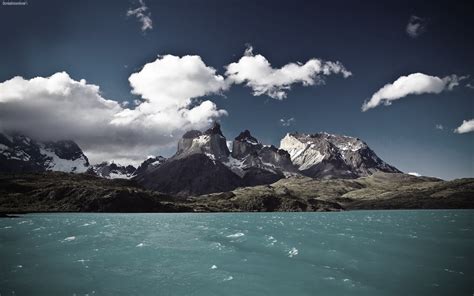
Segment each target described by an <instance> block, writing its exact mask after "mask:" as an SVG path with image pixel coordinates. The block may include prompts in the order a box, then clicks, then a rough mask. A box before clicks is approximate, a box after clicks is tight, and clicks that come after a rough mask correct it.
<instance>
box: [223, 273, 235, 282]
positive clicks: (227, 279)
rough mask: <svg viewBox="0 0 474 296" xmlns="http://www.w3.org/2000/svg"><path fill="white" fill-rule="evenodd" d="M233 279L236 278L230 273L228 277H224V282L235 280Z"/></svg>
mask: <svg viewBox="0 0 474 296" xmlns="http://www.w3.org/2000/svg"><path fill="white" fill-rule="evenodd" d="M233 279H234V277H233V276H231V275H229V276H228V277H226V278H225V279H224V282H227V281H231V280H233Z"/></svg>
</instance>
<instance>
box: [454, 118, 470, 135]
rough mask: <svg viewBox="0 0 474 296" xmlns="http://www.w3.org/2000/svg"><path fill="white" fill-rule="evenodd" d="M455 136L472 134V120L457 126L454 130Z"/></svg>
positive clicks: (464, 121)
mask: <svg viewBox="0 0 474 296" xmlns="http://www.w3.org/2000/svg"><path fill="white" fill-rule="evenodd" d="M454 132H455V133H457V134H465V133H472V132H474V119H470V120H463V122H462V124H461V125H460V126H458V127H457V128H456V129H455V130H454Z"/></svg>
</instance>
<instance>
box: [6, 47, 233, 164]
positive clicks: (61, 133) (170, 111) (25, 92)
mask: <svg viewBox="0 0 474 296" xmlns="http://www.w3.org/2000/svg"><path fill="white" fill-rule="evenodd" d="M129 81H130V85H131V87H132V92H133V93H134V94H136V95H139V96H141V101H139V104H138V106H134V107H133V108H132V107H130V108H127V107H129V105H121V104H119V103H118V102H117V101H114V100H108V99H105V98H103V97H102V96H101V93H100V90H99V87H98V86H96V85H93V84H88V83H87V82H86V81H85V80H80V81H76V80H74V79H72V78H71V77H70V76H69V75H68V74H67V73H65V72H60V73H56V74H54V75H52V76H50V77H36V78H32V79H25V78H22V77H14V78H12V79H10V80H7V81H5V82H2V83H0V129H1V130H4V131H5V130H14V131H19V132H22V133H25V134H27V135H30V136H32V137H35V138H40V139H52V140H56V139H64V138H67V139H73V140H75V141H77V142H78V144H79V145H80V146H81V147H82V148H83V149H84V150H85V152H86V154H87V155H88V156H90V157H91V158H92V161H93V162H94V161H95V160H97V161H99V160H111V159H115V160H118V159H121V160H125V159H129V160H141V159H143V158H144V156H146V155H150V154H155V153H157V152H158V151H157V149H166V148H167V147H170V146H173V149H174V144H175V142H176V140H177V139H176V137H179V136H180V135H181V134H182V133H184V132H185V131H186V130H189V129H204V128H206V127H207V126H208V125H209V124H210V123H211V122H212V121H213V120H215V119H217V118H218V117H221V116H224V115H226V114H227V112H226V111H225V110H221V109H218V108H217V106H216V104H215V103H214V102H212V101H210V100H202V99H200V97H202V96H205V95H210V94H217V93H220V92H221V91H222V90H224V89H226V88H227V87H228V86H227V84H226V83H225V81H224V78H223V77H222V76H220V75H216V74H215V70H214V69H213V68H211V67H208V66H206V65H205V64H204V62H203V61H202V60H201V58H200V57H198V56H184V57H175V56H171V55H167V56H163V57H158V58H157V59H156V60H155V61H154V62H151V63H148V64H146V65H145V66H144V67H143V69H142V70H141V71H139V72H137V73H133V74H132V75H131V76H130V78H129Z"/></svg>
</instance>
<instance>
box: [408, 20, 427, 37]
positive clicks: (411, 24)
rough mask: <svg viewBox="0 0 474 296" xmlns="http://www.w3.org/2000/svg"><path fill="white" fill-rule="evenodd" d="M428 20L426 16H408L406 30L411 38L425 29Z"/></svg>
mask: <svg viewBox="0 0 474 296" xmlns="http://www.w3.org/2000/svg"><path fill="white" fill-rule="evenodd" d="M427 23H428V21H427V19H426V18H421V17H418V16H416V15H412V16H410V19H409V20H408V24H407V27H406V32H407V34H408V36H410V37H411V38H416V37H418V36H420V35H421V34H423V33H424V32H425V31H426V25H427Z"/></svg>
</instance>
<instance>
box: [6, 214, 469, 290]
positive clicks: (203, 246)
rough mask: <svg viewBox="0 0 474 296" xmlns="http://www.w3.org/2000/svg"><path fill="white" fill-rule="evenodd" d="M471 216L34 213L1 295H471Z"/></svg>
mask: <svg viewBox="0 0 474 296" xmlns="http://www.w3.org/2000/svg"><path fill="white" fill-rule="evenodd" d="M473 231H474V211H467V210H466V211H464V210H462V211H461V210H459V211H353V212H339V213H244V214H85V213H84V214H67V213H65V214H28V215H24V216H23V217H22V218H18V219H1V220H0V294H1V295H2V296H4V295H473V293H474V232H473Z"/></svg>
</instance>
